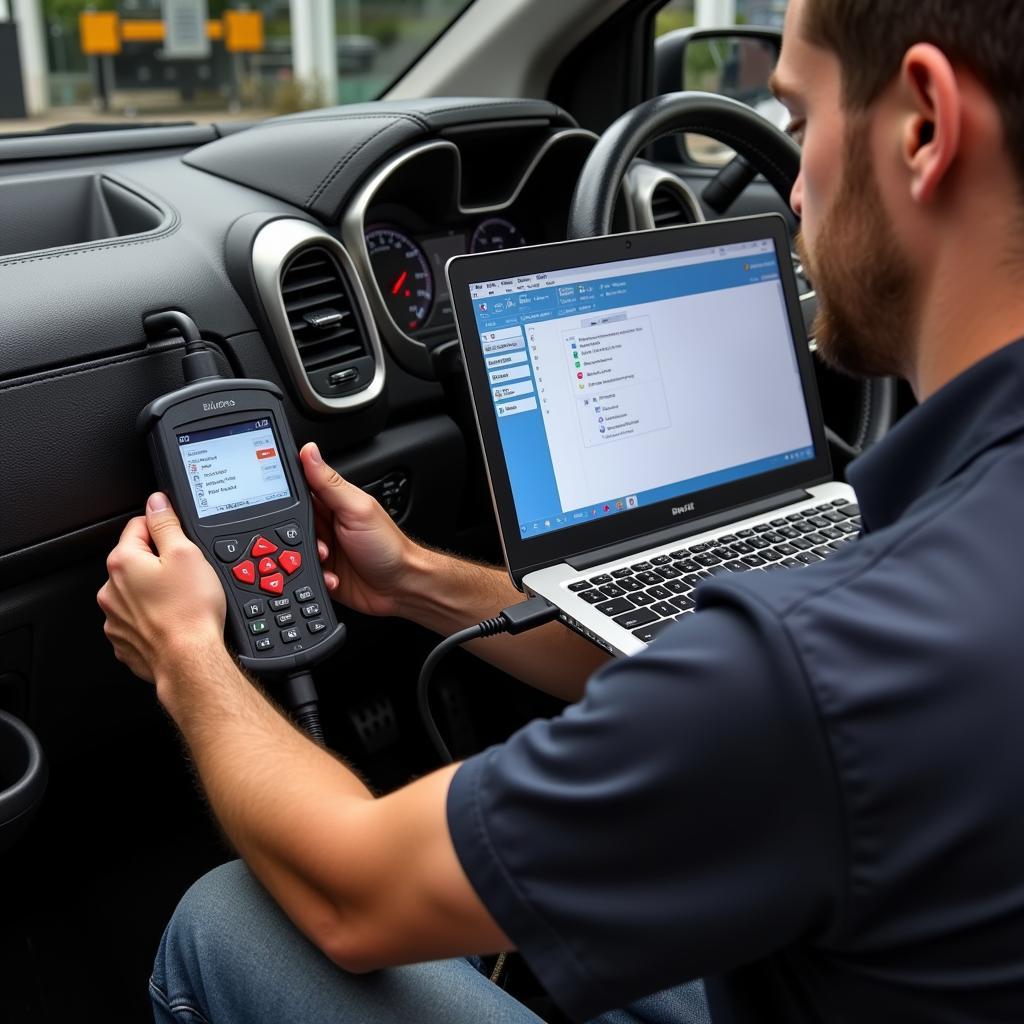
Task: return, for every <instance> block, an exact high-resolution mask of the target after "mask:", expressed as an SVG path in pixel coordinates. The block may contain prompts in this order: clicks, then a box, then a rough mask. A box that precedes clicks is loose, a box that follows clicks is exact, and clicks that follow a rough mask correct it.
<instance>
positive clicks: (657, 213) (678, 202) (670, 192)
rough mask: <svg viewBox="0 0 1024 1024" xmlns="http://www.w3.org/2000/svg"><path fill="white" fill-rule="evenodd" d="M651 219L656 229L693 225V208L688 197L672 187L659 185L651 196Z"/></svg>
mask: <svg viewBox="0 0 1024 1024" xmlns="http://www.w3.org/2000/svg"><path fill="white" fill-rule="evenodd" d="M651 217H652V218H653V220H654V226H655V227H656V228H668V227H672V226H674V225H676V224H693V223H694V221H695V219H696V218H695V217H694V215H693V208H692V206H691V205H690V202H689V201H688V199H687V197H686V196H684V195H683V194H682V193H681V192H680V191H679V190H678V189H675V188H673V187H672V186H671V185H664V184H662V185H659V186H658V187H657V188H656V189H655V190H654V192H653V194H652V195H651Z"/></svg>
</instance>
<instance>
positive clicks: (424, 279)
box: [366, 227, 434, 332]
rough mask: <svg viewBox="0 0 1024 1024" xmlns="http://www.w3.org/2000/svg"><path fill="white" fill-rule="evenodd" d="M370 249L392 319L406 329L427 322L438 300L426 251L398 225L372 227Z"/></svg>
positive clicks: (411, 328)
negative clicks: (395, 228)
mask: <svg viewBox="0 0 1024 1024" xmlns="http://www.w3.org/2000/svg"><path fill="white" fill-rule="evenodd" d="M366 249H367V252H368V253H369V255H370V266H371V267H373V276H374V277H375V278H376V280H377V286H378V287H379V288H380V293H381V295H382V296H383V298H384V305H385V306H387V309H388V312H389V313H390V314H391V317H392V319H393V320H394V321H395V323H396V324H398V326H399V327H401V328H402V330H404V331H410V332H411V331H416V330H418V329H419V328H420V327H422V326H423V324H424V323H426V320H427V317H428V316H429V315H430V307H431V304H432V303H433V301H434V277H433V275H432V274H431V273H430V264H429V263H428V262H427V257H426V256H425V255H424V253H423V250H422V249H421V248H420V247H419V246H418V245H417V244H416V243H415V242H414V241H413V240H412V239H411V238H408V237H407V236H406V235H403V234H402V233H401V232H400V231H395V230H394V228H386V227H379V228H371V229H370V230H369V231H367V232H366Z"/></svg>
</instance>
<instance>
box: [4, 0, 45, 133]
mask: <svg viewBox="0 0 1024 1024" xmlns="http://www.w3.org/2000/svg"><path fill="white" fill-rule="evenodd" d="M9 6H10V9H11V17H12V18H13V19H14V21H15V22H16V23H17V26H18V50H19V53H20V55H21V80H22V83H23V85H24V88H25V106H26V107H27V108H28V113H29V116H31V115H33V114H42V113H45V111H46V110H47V108H48V107H49V106H50V82H49V76H50V68H49V64H48V63H47V59H46V27H45V25H44V22H43V12H42V7H41V4H40V0H10V3H9Z"/></svg>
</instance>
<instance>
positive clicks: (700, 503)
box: [446, 214, 832, 587]
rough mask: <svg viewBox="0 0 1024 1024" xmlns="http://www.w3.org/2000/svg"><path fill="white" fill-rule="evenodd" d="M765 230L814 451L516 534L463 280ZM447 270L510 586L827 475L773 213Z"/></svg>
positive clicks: (784, 232) (478, 260)
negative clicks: (704, 486) (736, 476)
mask: <svg viewBox="0 0 1024 1024" xmlns="http://www.w3.org/2000/svg"><path fill="white" fill-rule="evenodd" d="M765 238H770V239H771V240H772V242H773V244H774V246H775V253H776V257H777V259H778V262H779V270H780V280H781V282H782V289H783V293H784V295H785V302H786V312H787V315H788V317H789V326H790V332H791V335H792V338H793V343H794V346H795V350H796V351H795V354H796V361H797V366H798V367H799V371H800V380H801V386H802V388H803V395H804V401H805V403H806V406H807V413H808V420H809V422H810V427H811V435H812V440H813V444H814V449H815V453H816V455H815V458H814V459H813V460H807V461H804V462H798V463H795V464H794V465H792V466H785V467H783V468H781V469H778V470H774V471H772V472H769V473H764V474H760V475H758V476H755V477H747V478H745V479H742V480H737V481H734V482H732V483H728V484H723V485H720V486H718V487H713V488H710V489H708V490H705V491H699V492H694V493H692V494H686V495H679V496H677V497H676V498H673V499H670V500H668V501H663V502H660V503H658V504H656V505H649V506H645V507H641V508H639V509H634V510H632V511H625V512H621V513H617V514H615V515H609V516H605V517H601V518H599V519H597V520H594V521H590V522H585V523H581V524H578V525H576V526H569V527H566V528H565V529H562V530H553V531H551V532H549V533H543V534H541V535H540V536H537V537H531V538H528V539H526V538H522V537H521V536H520V531H519V517H518V515H517V513H516V505H515V496H514V493H513V490H512V484H511V480H510V479H509V474H508V467H507V464H506V461H505V453H504V448H503V446H502V442H501V435H500V433H499V430H498V420H497V416H496V415H495V413H494V404H493V402H492V401H491V387H490V381H489V379H488V374H487V368H486V365H485V363H484V354H483V349H482V347H481V345H480V340H479V333H480V332H479V328H478V327H477V322H476V316H475V313H474V303H473V300H472V298H471V296H470V292H469V287H470V285H471V284H477V283H479V282H481V281H496V280H504V279H507V278H511V277H522V276H526V275H529V274H539V273H550V272H554V271H561V270H569V269H572V268H574V267H579V268H585V267H591V266H595V265H600V264H603V263H621V262H622V261H623V260H632V259H643V258H645V257H649V256H664V255H668V254H672V253H676V252H679V253H683V252H687V251H689V250H695V249H704V248H710V247H711V246H726V245H732V244H735V243H739V242H753V241H759V240H761V239H765ZM446 272H447V274H448V282H449V288H450V294H451V297H452V303H453V306H454V309H455V317H456V324H457V327H458V333H459V344H460V346H461V348H462V358H463V363H464V366H465V369H466V375H467V378H468V382H469V390H470V395H471V397H472V404H473V411H474V414H475V417H476V423H477V429H478V432H479V435H480V441H481V444H482V445H483V450H484V462H485V466H486V468H487V475H488V483H489V486H490V490H491V498H492V501H493V503H494V512H495V516H496V518H497V521H498V527H499V530H500V533H501V542H502V547H503V549H504V552H505V560H506V564H507V566H508V570H509V575H510V576H511V577H512V580H513V582H514V583H515V584H516V586H517V587H518V586H521V584H522V579H523V577H524V576H525V575H527V574H528V573H530V572H533V571H536V570H537V569H543V568H546V567H547V566H550V565H555V564H557V563H559V562H564V561H566V560H567V559H569V558H574V557H578V556H581V555H585V554H587V553H589V552H593V551H596V550H599V549H601V548H603V547H609V546H611V545H613V544H620V543H623V542H629V541H630V540H632V539H634V538H642V537H644V536H646V535H647V534H652V533H656V532H659V531H664V530H666V529H671V528H673V527H678V528H680V530H681V531H682V530H683V529H684V528H685V524H686V522H688V521H692V520H694V519H698V518H700V519H702V518H704V517H705V516H711V515H716V514H719V513H722V512H726V511H728V510H729V509H732V508H737V507H739V506H742V505H745V504H748V503H750V502H753V501H758V500H760V499H764V498H770V497H772V496H774V495H776V494H784V493H786V492H789V491H794V490H797V489H800V488H807V487H811V486H814V485H815V484H820V483H825V482H827V481H829V480H831V479H832V462H831V457H830V455H829V450H828V443H827V440H826V436H825V423H824V420H823V418H822V413H821V401H820V398H819V395H818V386H817V380H816V377H815V372H814V363H813V359H812V356H811V352H810V349H809V347H808V343H807V334H806V331H805V328H804V322H803V315H802V313H801V311H800V299H799V295H798V293H797V286H796V278H795V275H794V272H793V267H792V262H791V257H790V240H789V231H788V228H787V225H786V222H785V220H784V219H783V218H782V217H781V216H779V215H778V214H767V215H761V216H756V217H744V218H738V219H734V220H726V221H715V222H712V223H707V224H694V225H682V226H679V227H674V228H661V229H658V230H653V231H637V232H630V233H627V234H621V235H607V236H603V237H601V238H588V239H579V240H574V241H569V242H553V243H549V244H545V245H534V246H526V247H524V248H520V249H505V250H498V251H494V252H488V253H476V254H472V255H467V256H455V257H453V258H452V259H451V260H449V261H448V264H447V267H446ZM680 498H685V499H686V503H687V504H689V503H691V502H692V503H693V504H694V510H693V512H692V513H691V514H687V515H686V516H685V517H682V518H681V517H680V516H679V515H678V514H676V515H674V514H673V510H676V511H678V506H679V499H680Z"/></svg>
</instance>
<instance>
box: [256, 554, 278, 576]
mask: <svg viewBox="0 0 1024 1024" xmlns="http://www.w3.org/2000/svg"><path fill="white" fill-rule="evenodd" d="M272 572H277V562H275V561H274V560H273V559H272V558H261V559H260V575H261V576H269V575H270V574H271V573H272Z"/></svg>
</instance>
